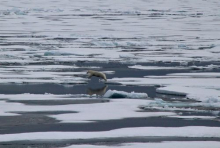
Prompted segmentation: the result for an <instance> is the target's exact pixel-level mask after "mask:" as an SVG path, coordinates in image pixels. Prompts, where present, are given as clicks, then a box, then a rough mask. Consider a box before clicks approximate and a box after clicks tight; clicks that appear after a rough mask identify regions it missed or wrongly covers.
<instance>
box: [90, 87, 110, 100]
mask: <svg viewBox="0 0 220 148" xmlns="http://www.w3.org/2000/svg"><path fill="white" fill-rule="evenodd" d="M107 88H108V85H105V86H103V87H101V88H95V89H94V88H90V87H89V88H87V94H89V95H90V96H91V95H94V94H95V95H96V96H97V97H99V96H103V95H104V94H105V92H106V90H107Z"/></svg>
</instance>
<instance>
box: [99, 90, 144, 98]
mask: <svg viewBox="0 0 220 148" xmlns="http://www.w3.org/2000/svg"><path fill="white" fill-rule="evenodd" d="M103 97H104V98H133V99H135V98H137V99H141V98H147V97H148V95H147V94H146V93H135V92H131V93H128V92H124V91H117V90H108V91H107V92H106V93H105V94H104V96H103Z"/></svg>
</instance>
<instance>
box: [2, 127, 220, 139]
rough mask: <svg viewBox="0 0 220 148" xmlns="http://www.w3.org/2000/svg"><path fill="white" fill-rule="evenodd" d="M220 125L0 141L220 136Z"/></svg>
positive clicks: (36, 135)
mask: <svg viewBox="0 0 220 148" xmlns="http://www.w3.org/2000/svg"><path fill="white" fill-rule="evenodd" d="M219 130H220V128H219V127H204V126H186V127H136V128H122V129H116V130H110V131H104V132H36V133H21V134H5V135H0V142H5V141H21V140H44V141H46V140H58V139H59V140H68V139H91V138H100V137H101V138H102V139H103V138H120V137H135V136H138V137H146V136H148V137H173V136H176V137H210V138H211V137H216V138H219V137H220V133H219Z"/></svg>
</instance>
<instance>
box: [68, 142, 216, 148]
mask: <svg viewBox="0 0 220 148" xmlns="http://www.w3.org/2000/svg"><path fill="white" fill-rule="evenodd" d="M219 145H220V142H217V141H169V142H158V143H157V142H154V143H151V142H147V143H139V142H137V143H125V144H120V146H118V145H116V146H114V145H111V146H105V145H88V144H87V145H71V146H67V147H65V148H75V147H77V148H118V147H120V148H146V147H150V148H177V147H178V148H186V147H191V148H207V147H209V146H212V148H219Z"/></svg>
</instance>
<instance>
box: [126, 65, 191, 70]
mask: <svg viewBox="0 0 220 148" xmlns="http://www.w3.org/2000/svg"><path fill="white" fill-rule="evenodd" d="M128 67H129V68H134V69H143V70H160V69H161V70H166V69H167V70H169V69H187V68H186V67H162V66H142V65H134V66H128Z"/></svg>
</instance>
